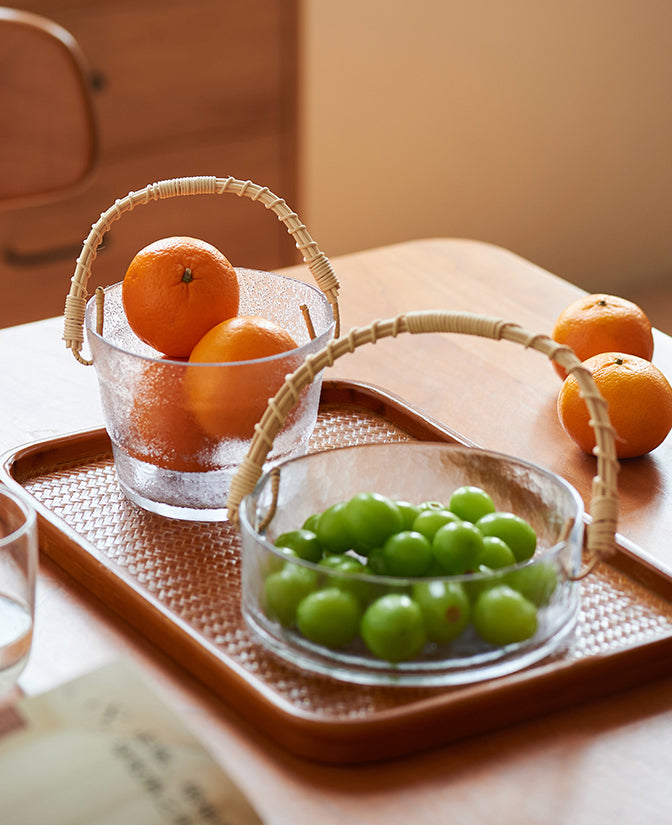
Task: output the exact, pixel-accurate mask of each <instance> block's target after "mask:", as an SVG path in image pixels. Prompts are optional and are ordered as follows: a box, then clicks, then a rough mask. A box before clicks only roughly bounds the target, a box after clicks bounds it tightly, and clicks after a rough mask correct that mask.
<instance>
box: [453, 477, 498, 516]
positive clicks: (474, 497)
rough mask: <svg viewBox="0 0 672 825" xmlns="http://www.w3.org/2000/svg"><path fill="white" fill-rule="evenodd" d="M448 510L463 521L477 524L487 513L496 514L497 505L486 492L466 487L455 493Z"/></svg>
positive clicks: (459, 488)
mask: <svg viewBox="0 0 672 825" xmlns="http://www.w3.org/2000/svg"><path fill="white" fill-rule="evenodd" d="M448 509H449V510H450V511H451V512H453V513H455V515H457V516H459V517H460V518H461V519H462V520H463V521H471V522H472V523H473V524H475V523H476V522H477V521H478V520H479V518H481V517H482V516H485V515H486V514H487V513H494V512H495V504H494V502H493V500H492V499H491V498H490V496H489V494H488V493H486V492H485V490H482V489H481V488H480V487H472V486H470V485H465V486H463V487H458V488H457V490H455V491H454V493H453V494H452V496H451V497H450V500H449V502H448Z"/></svg>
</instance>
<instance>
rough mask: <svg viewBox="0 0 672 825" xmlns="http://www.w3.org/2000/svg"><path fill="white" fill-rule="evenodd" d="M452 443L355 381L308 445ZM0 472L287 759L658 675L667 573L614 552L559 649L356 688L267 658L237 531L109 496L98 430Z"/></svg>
mask: <svg viewBox="0 0 672 825" xmlns="http://www.w3.org/2000/svg"><path fill="white" fill-rule="evenodd" d="M413 439H418V440H435V441H439V440H440V441H454V442H456V443H462V444H465V443H467V442H466V441H465V439H463V438H461V437H460V436H459V435H458V434H456V433H454V432H452V431H451V430H449V429H448V428H446V427H443V426H441V425H439V424H437V423H436V422H432V421H430V420H428V419H426V418H424V417H423V416H421V415H420V414H419V413H417V411H414V410H413V409H411V408H409V407H408V406H407V405H405V404H404V403H403V402H402V401H401V400H400V399H397V398H395V397H393V396H390V395H389V394H387V393H385V392H383V391H380V390H377V389H376V388H373V387H369V386H367V385H362V384H355V383H351V382H343V381H341V382H335V381H331V382H330V381H325V382H324V386H323V391H322V399H321V405H320V411H319V417H318V424H317V427H316V430H315V433H314V436H313V439H312V442H311V449H315V450H324V449H328V448H329V447H331V446H343V445H346V444H347V445H349V444H362V443H371V442H381V441H400V440H413ZM3 473H4V476H5V478H4V480H5V481H6V482H7V483H9V484H10V485H11V484H14V485H20V486H21V487H22V488H23V490H24V491H25V492H27V493H28V494H29V495H30V496H31V497H32V499H33V502H34V504H35V506H36V508H37V510H38V513H39V516H40V536H41V546H42V549H43V551H44V552H46V553H47V554H48V555H50V556H51V557H52V558H53V559H54V560H55V561H56V562H57V563H58V564H60V565H61V566H62V567H63V568H65V569H66V570H67V571H68V572H69V573H70V574H71V575H73V576H74V577H75V578H77V579H78V580H79V581H81V582H82V583H83V584H84V585H85V586H86V587H87V588H89V589H90V590H91V591H92V592H93V593H94V594H96V595H97V596H98V597H99V598H101V599H102V600H103V601H105V602H106V603H107V604H108V605H110V606H111V607H112V608H114V609H115V610H116V611H118V612H119V613H120V614H121V615H123V616H124V618H125V619H127V620H128V621H130V622H131V623H132V624H133V625H134V626H136V627H137V628H138V630H140V631H141V632H143V633H144V634H145V635H146V636H147V637H148V638H150V639H151V640H152V641H153V642H154V643H155V644H157V645H158V646H159V647H161V648H162V649H163V650H165V651H166V652H167V653H168V654H169V655H171V656H172V657H173V658H174V659H175V660H176V661H177V662H178V663H180V664H181V665H182V666H183V667H184V668H185V669H186V670H188V671H189V672H191V673H192V674H193V675H195V676H196V677H197V678H199V679H201V680H202V681H203V682H205V683H206V684H207V685H208V686H209V687H210V688H211V689H212V690H213V691H214V692H215V693H216V694H217V695H218V696H220V697H221V698H222V699H224V700H225V701H226V702H227V703H229V704H230V705H231V706H232V707H234V708H235V709H236V710H237V711H238V712H240V713H241V714H242V715H244V716H245V717H246V718H248V720H249V721H250V722H252V723H253V724H254V725H256V726H257V727H259V728H260V729H262V730H263V731H264V732H265V733H266V734H267V735H268V736H270V737H271V738H273V739H274V740H275V741H277V742H278V743H279V744H281V745H282V746H284V747H286V748H288V749H289V750H291V751H292V752H294V753H296V754H298V755H301V756H304V757H308V758H311V759H315V760H320V761H326V762H333V763H345V762H350V763H352V762H358V761H366V760H372V759H381V758H387V757H392V756H395V755H400V754H406V753H410V752H413V751H416V750H419V749H422V748H425V747H429V746H433V745H437V744H441V743H445V742H448V741H451V740H455V739H457V738H459V737H463V736H465V735H470V734H473V733H476V732H481V731H483V730H488V729H493V728H496V727H499V726H502V725H504V724H508V723H511V722H515V721H520V720H522V719H525V718H528V717H531V716H534V715H537V714H540V713H545V712H547V711H549V710H553V709H558V708H561V707H564V706H568V705H571V704H574V703H575V702H577V701H580V700H585V699H590V698H594V697H596V696H599V695H601V694H604V693H605V692H607V691H613V690H617V689H621V688H624V687H629V686H632V685H634V684H637V683H639V682H643V681H646V680H649V679H652V678H655V677H658V676H661V675H665V674H667V673H670V672H672V582H671V581H670V580H669V579H668V578H667V577H666V576H665V574H664V573H663V572H662V571H659V570H658V569H657V568H655V567H653V566H651V565H650V564H648V563H645V562H644V561H643V560H642V559H640V558H639V557H638V556H637V555H636V554H634V553H633V552H631V551H628V550H626V549H625V548H621V547H619V550H618V552H617V553H616V555H615V557H614V558H613V559H612V560H611V561H610V563H609V564H608V565H606V564H603V565H601V566H600V567H599V568H598V570H597V572H595V573H593V574H591V575H590V576H589V577H588V578H587V579H585V580H584V581H583V583H582V607H581V613H580V619H579V623H578V627H577V630H576V633H575V634H574V637H573V639H572V641H571V643H570V645H569V646H568V648H567V649H565V650H563V651H562V652H561V653H559V654H556V656H555V657H553V658H552V659H550V660H546V661H545V662H542V663H540V664H538V665H536V666H534V667H532V668H529V669H527V670H525V671H522V672H520V673H518V674H514V675H513V676H509V677H504V678H501V679H496V680H492V681H489V682H485V683H481V684H477V685H470V686H467V687H464V688H451V689H445V688H424V689H423V688H395V687H362V686H356V685H350V684H346V683H342V682H339V681H336V680H331V679H329V678H327V677H318V676H314V675H312V674H308V673H306V672H303V671H301V670H299V669H296V668H294V667H292V666H290V665H288V664H285V663H284V662H281V661H280V660H278V659H277V658H276V657H275V656H274V655H273V654H271V653H269V652H267V651H266V650H265V649H264V648H262V647H261V646H260V645H258V644H257V643H256V642H255V641H254V640H253V639H252V638H251V637H250V635H249V633H248V631H247V628H246V626H245V624H244V622H243V619H242V616H241V613H240V607H239V596H240V570H239V540H238V536H237V533H235V531H234V530H233V529H232V528H231V527H230V525H229V524H227V523H219V524H201V523H189V522H178V521H173V520H169V519H165V518H162V517H159V516H154V515H152V514H150V513H147V512H145V511H143V510H141V509H140V508H138V507H136V506H135V505H133V504H131V503H130V502H129V501H127V500H126V499H125V497H124V496H123V494H122V493H121V492H120V490H119V488H118V486H117V482H116V476H115V471H114V465H113V461H112V456H111V451H110V445H109V441H108V439H107V435H106V433H105V432H104V430H94V431H87V432H84V433H78V434H74V435H72V436H68V437H66V438H61V439H55V440H53V441H48V442H41V443H38V444H35V445H31V446H29V447H26V448H22V449H21V450H19V451H17V452H16V453H15V454H13V455H10V456H9V457H8V459H7V460H6V461H5V464H4V467H3Z"/></svg>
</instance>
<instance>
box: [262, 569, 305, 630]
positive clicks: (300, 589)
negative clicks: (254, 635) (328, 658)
mask: <svg viewBox="0 0 672 825" xmlns="http://www.w3.org/2000/svg"><path fill="white" fill-rule="evenodd" d="M316 589H317V573H316V572H315V571H314V570H311V569H309V568H308V567H303V566H302V565H300V564H293V563H292V562H286V563H285V565H284V567H283V568H282V570H279V571H277V572H275V573H271V574H270V576H268V577H267V578H266V581H265V582H264V592H265V597H266V608H267V614H268V615H269V618H275V619H277V620H278V621H279V622H280V624H281V625H284V626H285V627H290V626H291V625H293V624H294V620H295V618H296V608H297V607H298V605H299V602H300V601H301V600H302V599H303V598H305V597H306V596H307V595H308V594H309V593H312V592H313V591H314V590H316Z"/></svg>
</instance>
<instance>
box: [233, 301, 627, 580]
mask: <svg viewBox="0 0 672 825" xmlns="http://www.w3.org/2000/svg"><path fill="white" fill-rule="evenodd" d="M403 332H409V333H411V334H413V335H415V334H419V333H425V332H455V333H461V334H465V335H478V336H481V337H485V338H492V339H494V340H500V339H505V340H508V341H513V342H515V343H518V344H521V345H522V346H524V347H526V348H531V349H536V350H538V351H539V352H541V353H543V354H545V355H547V356H548V357H549V358H550V359H551V360H554V361H557V363H558V364H560V366H562V367H564V369H565V370H566V371H567V372H571V373H573V374H574V376H575V377H576V380H577V381H578V383H579V387H580V390H581V394H582V396H583V398H584V400H585V402H586V405H587V406H588V409H589V412H590V415H591V425H592V427H593V429H594V430H595V438H596V443H597V446H596V447H595V451H594V452H595V455H596V456H597V472H596V475H595V477H594V478H593V486H592V496H591V506H590V511H591V521H590V524H589V525H588V528H587V548H588V554H589V559H590V561H589V563H588V566H587V568H586V569H584V571H583V572H582V573H581V574H580V576H583V575H586V574H587V573H588V572H590V571H591V570H592V569H593V567H594V566H595V565H596V564H597V563H598V562H599V561H600V560H602V559H604V558H606V557H607V556H609V555H610V554H611V553H613V552H614V546H615V534H616V523H617V511H618V500H617V487H616V480H617V476H618V470H619V464H618V460H617V458H616V447H615V440H614V429H613V427H612V425H611V423H610V421H609V416H608V413H607V405H606V402H605V400H604V398H603V397H602V395H601V394H600V392H599V390H598V389H597V387H596V386H595V382H594V381H593V377H592V375H591V374H590V372H589V371H588V370H587V369H586V368H585V367H584V366H583V365H582V364H581V362H580V361H579V359H578V358H577V356H576V355H575V354H574V352H573V351H572V350H571V349H570V348H569V347H566V346H563V345H560V344H558V343H556V342H555V341H553V339H552V338H550V337H549V336H547V335H534V334H532V333H530V332H527V331H526V330H524V329H523V328H522V327H520V326H518V325H517V324H513V323H509V322H506V321H503V320H500V319H498V318H491V317H486V316H482V315H476V314H471V313H460V312H449V311H442V310H436V311H418V312H408V313H403V314H401V315H397V316H395V317H394V318H390V319H387V320H381V321H376V322H374V323H373V324H371V325H370V326H368V327H359V328H355V329H352V330H351V331H350V332H348V333H347V334H346V335H344V336H342V337H340V338H337V339H334V340H333V341H330V342H329V343H328V344H327V345H326V346H325V347H323V348H322V349H321V350H319V351H318V352H316V353H314V354H313V355H311V356H309V357H308V358H307V359H306V360H305V361H304V362H303V364H301V366H299V367H298V368H297V369H296V370H295V371H294V372H293V373H292V374H291V375H288V376H287V377H286V379H285V382H284V384H283V385H282V387H280V389H279V390H278V392H277V393H276V394H275V396H274V397H273V398H272V399H270V400H269V403H268V406H267V408H266V410H265V412H264V414H263V416H262V418H261V421H260V422H259V423H258V424H257V425H256V426H255V432H254V436H253V439H252V443H251V445H250V448H249V450H248V453H247V455H246V456H245V459H244V460H243V462H242V464H241V465H240V467H239V468H238V470H237V471H236V474H235V476H234V477H233V480H232V483H231V489H230V492H229V497H228V501H227V507H228V510H229V518H230V519H231V520H232V521H233V522H234V523H236V524H237V523H238V510H239V507H240V503H241V501H242V500H243V498H244V497H245V496H246V495H247V494H248V493H251V492H252V491H253V489H254V487H255V485H256V483H257V481H258V480H259V478H260V477H261V474H262V467H263V464H264V462H265V460H266V457H267V455H268V452H269V450H270V449H271V447H272V445H273V440H274V438H275V436H276V434H277V433H278V431H279V430H280V429H281V427H282V426H283V424H284V422H285V419H286V417H287V415H288V414H289V412H290V410H291V409H292V407H293V406H294V405H295V404H296V403H297V401H298V398H299V393H300V392H301V390H302V389H303V388H304V387H306V386H307V385H308V384H310V383H311V382H312V381H313V379H314V378H315V376H316V375H317V374H318V373H319V372H320V371H321V370H322V369H324V368H325V367H328V366H331V365H332V364H333V363H334V361H335V360H336V359H337V358H340V357H341V356H342V355H345V354H346V353H349V352H353V351H354V350H355V349H357V348H358V347H360V346H363V345H364V344H368V343H375V342H376V341H377V340H378V339H379V338H388V337H393V338H394V337H396V336H397V335H399V334H400V333H403Z"/></svg>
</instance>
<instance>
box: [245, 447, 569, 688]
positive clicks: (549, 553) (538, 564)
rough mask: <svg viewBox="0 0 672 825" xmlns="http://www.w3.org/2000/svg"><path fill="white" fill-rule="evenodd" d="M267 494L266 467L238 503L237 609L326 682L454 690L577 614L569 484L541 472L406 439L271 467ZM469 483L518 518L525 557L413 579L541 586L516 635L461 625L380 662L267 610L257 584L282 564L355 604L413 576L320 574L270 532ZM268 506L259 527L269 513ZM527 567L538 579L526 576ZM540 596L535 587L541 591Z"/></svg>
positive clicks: (547, 639) (515, 664)
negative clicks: (321, 639)
mask: <svg viewBox="0 0 672 825" xmlns="http://www.w3.org/2000/svg"><path fill="white" fill-rule="evenodd" d="M276 470H277V471H278V473H279V486H278V488H277V500H276V502H275V505H274V506H273V507H272V502H273V501H274V492H273V488H274V484H273V479H272V474H271V473H269V472H266V473H265V474H264V475H263V476H262V477H261V479H260V481H259V482H258V484H257V485H256V487H255V489H254V491H253V492H252V493H250V494H249V495H247V496H245V498H244V499H243V500H242V502H241V506H240V511H239V522H240V524H239V526H240V533H241V540H242V612H243V616H244V618H245V621H246V623H247V625H248V627H249V628H250V630H251V631H252V633H253V635H254V636H255V637H256V638H257V639H258V640H259V641H260V642H261V643H262V644H263V645H265V646H266V647H267V648H268V649H270V650H271V651H273V652H274V653H275V654H277V655H278V656H280V657H281V658H282V659H284V660H286V661H288V662H291V663H292V664H294V665H296V666H298V667H300V668H304V669H306V670H308V671H312V672H315V673H321V674H327V675H329V676H332V677H334V678H336V679H341V680H345V681H349V682H355V683H362V684H394V685H459V684H466V683H471V682H475V681H479V680H483V679H490V678H494V677H498V676H502V675H505V674H508V673H511V672H513V671H517V670H520V669H521V668H524V667H526V666H529V665H531V664H533V663H534V662H537V661H539V660H541V659H543V658H545V657H546V656H549V655H550V654H551V653H553V652H554V651H557V650H558V649H559V648H561V646H562V645H563V644H564V643H565V642H566V640H567V639H568V638H569V637H570V636H571V634H572V631H573V628H574V626H575V623H576V619H577V615H578V610H579V584H578V582H577V580H576V578H575V576H576V574H577V573H578V571H579V569H580V565H581V551H582V545H583V529H584V528H583V516H584V508H583V502H582V500H581V497H580V496H579V495H578V493H577V492H576V490H575V489H574V488H573V487H572V486H571V485H569V484H568V483H567V482H566V481H565V480H563V479H562V478H560V477H559V476H557V475H555V474H553V473H551V472H548V471H546V470H544V469H542V468H541V467H538V466H535V465H534V464H531V463H527V462H524V461H520V460H517V459H515V458H511V457H509V456H506V455H501V454H497V453H493V452H488V451H484V450H479V449H474V448H463V447H458V446H454V445H451V444H442V443H425V442H408V443H394V444H372V445H365V446H362V445H358V446H355V447H343V448H337V449H333V450H329V451H325V452H319V453H313V454H309V455H305V456H303V457H300V458H295V459H292V460H289V461H283V462H281V463H280V464H279V465H278V466H277V468H276ZM466 484H468V485H473V486H479V487H482V488H483V489H485V490H486V491H487V492H488V493H489V494H490V495H491V496H492V498H493V500H494V503H495V506H496V508H497V510H499V511H508V512H513V513H515V514H516V515H519V516H521V517H522V518H524V519H525V520H526V521H528V522H529V523H530V524H531V526H532V527H533V528H534V530H535V531H536V534H537V549H536V551H535V553H534V555H533V556H532V558H530V559H529V560H527V561H524V562H521V563H518V564H516V565H513V566H510V567H506V568H501V569H499V570H494V571H489V572H479V573H474V574H472V573H469V574H466V575H460V576H434V577H431V578H430V579H427V578H425V579H424V580H423V581H437V582H459V583H460V584H461V585H462V586H463V587H466V589H467V592H468V593H469V594H470V600H471V601H472V603H473V601H474V599H475V598H477V594H478V593H479V592H481V591H482V590H483V589H486V588H488V587H491V586H494V585H496V584H497V585H498V584H502V583H505V584H508V583H510V582H511V581H512V578H511V577H516V576H517V577H519V578H518V581H520V576H521V575H522V576H523V577H530V578H529V579H528V581H535V580H536V581H546V582H548V581H549V578H548V574H549V571H550V575H551V579H552V581H553V583H554V584H553V586H552V587H551V590H552V592H548V588H547V587H544V588H542V589H541V590H538V591H537V592H536V593H535V592H534V589H533V591H532V592H528V593H527V596H528V597H529V598H530V599H533V600H534V601H535V606H536V609H537V630H536V633H535V634H534V636H532V637H531V638H528V639H526V640H524V641H522V642H517V643H513V644H507V645H504V646H497V645H492V644H489V643H486V642H485V641H483V639H482V638H480V637H479V635H478V633H476V631H475V629H474V627H473V626H472V625H471V623H469V624H468V625H467V626H466V628H465V629H464V630H463V632H462V633H461V634H460V636H459V637H458V638H457V639H455V640H454V641H451V642H450V643H447V644H437V643H431V642H427V643H426V644H425V646H424V648H423V649H422V651H421V652H420V653H419V654H418V655H416V656H414V658H412V659H411V660H408V661H400V662H395V663H392V662H389V661H385V660H382V659H380V658H376V657H375V656H373V655H372V654H371V653H370V652H369V650H368V649H367V647H366V645H365V644H364V643H363V641H362V639H361V636H359V635H357V636H356V637H355V639H354V641H352V642H350V643H348V644H347V646H345V647H342V648H338V649H333V648H331V647H325V646H323V645H321V644H315V643H314V642H311V641H309V640H308V639H307V638H305V637H304V636H303V635H302V634H301V633H300V632H299V630H298V629H297V626H296V623H295V622H292V621H291V620H290V621H288V620H286V619H285V620H283V621H284V623H281V621H280V620H279V619H278V618H277V616H275V615H274V614H273V611H272V610H271V609H269V605H268V600H267V590H266V587H267V585H266V582H267V579H268V577H269V576H270V575H272V574H273V573H274V572H277V571H278V570H279V569H281V568H283V567H285V566H287V565H289V566H290V567H293V568H296V567H301V568H303V569H305V570H308V571H311V573H310V575H314V576H315V580H316V581H317V582H318V586H323V585H325V584H328V585H333V584H334V583H336V584H337V585H338V586H339V587H340V586H346V587H348V588H350V589H352V588H353V587H354V588H358V589H359V590H358V592H359V593H364V594H365V595H363V596H362V600H363V601H362V610H365V609H366V605H367V603H368V602H370V601H372V600H374V599H376V598H378V597H380V596H381V595H384V594H385V593H387V592H394V593H398V592H402V593H407V594H411V596H412V592H413V586H414V584H416V583H417V582H418V581H420V580H418V579H404V578H398V577H390V576H386V577H382V576H373V575H364V574H361V573H337V572H335V571H333V570H329V571H328V581H327V572H326V571H325V568H324V567H323V566H321V565H319V564H316V563H313V562H310V561H305V560H302V559H299V558H292V557H288V556H286V555H285V554H284V553H283V552H282V551H281V550H279V549H278V548H277V547H275V546H274V541H275V539H276V538H277V537H278V536H279V535H280V534H281V533H284V532H286V531H290V530H293V529H296V528H298V527H300V526H301V525H302V524H303V523H304V521H305V520H306V519H307V518H308V517H309V516H311V515H312V514H314V513H318V512H322V511H323V510H324V509H326V508H327V507H329V506H330V505H332V504H334V503H336V502H339V501H345V500H346V499H348V498H350V497H351V496H353V495H354V494H356V493H359V492H363V491H375V492H378V493H382V494H383V495H386V496H388V497H390V498H393V499H401V500H405V501H409V502H412V503H415V504H417V503H420V502H423V501H440V502H443V503H447V502H448V500H449V498H450V495H451V493H452V492H453V491H454V490H455V489H456V488H457V487H460V486H463V485H466ZM271 511H274V515H273V517H272V518H271V519H270V521H269V523H268V525H265V522H266V521H267V520H268V519H267V516H268V515H269V512H271ZM537 574H539V575H540V578H538V579H537V578H536V576H537ZM542 591H543V592H542Z"/></svg>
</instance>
